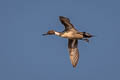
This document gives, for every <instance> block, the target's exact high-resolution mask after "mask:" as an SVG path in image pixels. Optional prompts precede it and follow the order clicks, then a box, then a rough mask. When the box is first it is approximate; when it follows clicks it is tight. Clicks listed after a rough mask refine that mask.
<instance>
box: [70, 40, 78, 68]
mask: <svg viewBox="0 0 120 80" xmlns="http://www.w3.org/2000/svg"><path fill="white" fill-rule="evenodd" d="M77 45H78V40H76V39H68V49H69V56H70V61H71V64H72V65H73V67H76V65H77V63H78V60H79V51H78V48H77Z"/></svg>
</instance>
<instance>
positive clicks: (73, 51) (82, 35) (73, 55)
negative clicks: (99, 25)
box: [43, 16, 93, 67]
mask: <svg viewBox="0 0 120 80" xmlns="http://www.w3.org/2000/svg"><path fill="white" fill-rule="evenodd" d="M59 19H60V21H61V23H62V24H63V25H64V27H65V29H64V31H63V32H56V31H54V30H50V31H48V32H47V33H45V34H43V35H57V36H59V37H63V38H67V39H68V50H69V56H70V61H71V64H72V65H73V67H76V65H77V64H78V60H79V50H78V48H77V46H78V40H84V41H86V42H89V40H88V38H91V37H93V36H92V35H91V34H89V33H86V32H78V30H77V29H75V27H74V26H73V25H72V24H71V22H70V19H69V18H67V17H63V16H60V17H59Z"/></svg>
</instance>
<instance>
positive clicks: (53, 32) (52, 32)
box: [43, 30, 55, 36]
mask: <svg viewBox="0 0 120 80" xmlns="http://www.w3.org/2000/svg"><path fill="white" fill-rule="evenodd" d="M54 34H55V31H54V30H49V31H48V32H47V33H45V34H43V36H45V35H54Z"/></svg>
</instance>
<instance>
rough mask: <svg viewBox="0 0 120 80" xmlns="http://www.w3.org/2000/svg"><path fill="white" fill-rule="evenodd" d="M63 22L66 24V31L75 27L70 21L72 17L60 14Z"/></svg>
mask: <svg viewBox="0 0 120 80" xmlns="http://www.w3.org/2000/svg"><path fill="white" fill-rule="evenodd" d="M59 19H60V21H61V23H62V24H63V25H64V26H65V31H67V30H69V29H72V28H73V29H75V28H74V26H73V25H72V24H71V23H70V19H69V18H67V17H63V16H59Z"/></svg>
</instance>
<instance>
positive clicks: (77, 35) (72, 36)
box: [61, 32, 83, 39]
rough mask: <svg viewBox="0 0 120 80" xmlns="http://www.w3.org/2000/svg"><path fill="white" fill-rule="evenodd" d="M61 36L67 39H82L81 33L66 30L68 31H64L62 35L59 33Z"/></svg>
mask: <svg viewBox="0 0 120 80" xmlns="http://www.w3.org/2000/svg"><path fill="white" fill-rule="evenodd" d="M61 37H63V38H69V39H82V38H83V35H80V34H74V33H72V32H68V33H64V34H63V35H61Z"/></svg>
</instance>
